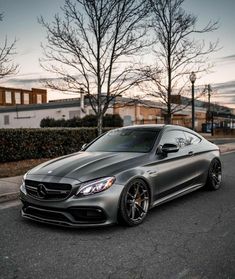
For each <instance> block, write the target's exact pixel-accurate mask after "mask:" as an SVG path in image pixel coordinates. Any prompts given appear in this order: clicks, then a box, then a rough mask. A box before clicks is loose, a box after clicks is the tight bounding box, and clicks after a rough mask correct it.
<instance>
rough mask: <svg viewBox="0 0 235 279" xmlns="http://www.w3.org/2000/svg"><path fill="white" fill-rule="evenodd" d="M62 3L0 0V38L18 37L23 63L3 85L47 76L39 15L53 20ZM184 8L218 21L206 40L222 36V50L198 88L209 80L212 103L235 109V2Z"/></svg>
mask: <svg viewBox="0 0 235 279" xmlns="http://www.w3.org/2000/svg"><path fill="white" fill-rule="evenodd" d="M63 3H64V0H40V1H38V0H7V1H6V0H0V12H4V19H3V21H2V22H0V30H1V37H0V38H1V41H2V40H3V39H4V36H5V35H7V37H8V40H9V42H11V41H13V40H14V38H16V39H17V44H16V52H17V54H16V56H15V61H16V63H18V64H19V65H20V70H19V73H18V74H17V75H16V76H13V77H10V78H7V79H4V80H1V81H0V85H1V86H13V87H21V88H31V87H38V86H41V85H39V84H38V79H39V78H41V77H45V76H48V73H46V72H45V71H43V70H42V69H41V68H40V65H39V62H38V59H39V58H40V57H42V49H41V47H40V44H41V43H43V42H45V35H46V33H45V30H44V29H43V28H42V26H41V25H39V23H38V21H37V18H38V17H39V16H41V15H42V16H43V17H44V18H45V19H46V20H47V21H51V20H52V17H53V15H54V14H55V13H57V12H60V6H62V5H63ZM184 7H185V9H186V11H189V12H192V13H193V14H195V15H197V16H198V23H199V27H200V26H201V27H202V26H203V25H205V24H206V23H207V22H208V21H210V20H212V21H215V20H219V29H218V30H217V31H215V32H213V33H211V34H207V35H206V36H205V39H206V41H207V42H209V41H216V40H217V39H219V41H220V47H221V49H220V50H219V51H218V52H216V53H214V54H213V55H212V56H211V62H212V63H214V64H215V66H214V68H213V73H210V74H206V75H204V76H203V77H201V78H200V79H198V80H197V81H196V83H195V87H196V89H197V88H198V90H199V88H202V87H203V86H204V85H205V84H208V83H209V84H211V86H212V88H213V89H214V92H215V93H214V97H213V99H212V102H218V103H220V104H224V105H227V106H230V107H233V108H235V31H234V27H235V14H234V13H235V1H234V0H223V1H221V0H186V1H185V4H184ZM189 86H190V83H189ZM61 97H64V98H67V97H68V96H67V95H65V96H63V95H61V94H57V95H55V93H50V95H49V99H52V98H61Z"/></svg>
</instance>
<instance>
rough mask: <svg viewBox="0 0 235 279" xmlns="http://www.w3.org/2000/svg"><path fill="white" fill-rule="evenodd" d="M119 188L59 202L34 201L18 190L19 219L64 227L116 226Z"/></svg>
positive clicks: (23, 190)
mask: <svg viewBox="0 0 235 279" xmlns="http://www.w3.org/2000/svg"><path fill="white" fill-rule="evenodd" d="M122 190H123V185H119V184H113V185H112V187H110V188H109V189H107V190H105V191H103V192H101V193H96V194H94V195H90V196H86V197H77V196H74V195H73V196H70V197H69V198H68V199H65V200H61V201H48V200H38V199H35V198H33V197H32V196H30V195H28V194H27V192H26V189H25V187H24V185H22V186H21V188H20V199H21V201H22V203H23V207H22V211H21V213H22V217H24V218H27V219H31V220H34V221H38V222H42V223H48V224H54V225H59V226H65V227H91V226H95V227H97V226H105V225H111V224H114V223H116V222H117V213H118V208H119V199H120V196H121V192H122Z"/></svg>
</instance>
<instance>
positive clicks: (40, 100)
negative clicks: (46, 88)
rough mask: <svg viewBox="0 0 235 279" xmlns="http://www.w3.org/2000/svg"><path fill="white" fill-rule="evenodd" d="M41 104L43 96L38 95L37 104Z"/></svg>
mask: <svg viewBox="0 0 235 279" xmlns="http://www.w3.org/2000/svg"><path fill="white" fill-rule="evenodd" d="M41 103H42V95H41V94H37V104H41Z"/></svg>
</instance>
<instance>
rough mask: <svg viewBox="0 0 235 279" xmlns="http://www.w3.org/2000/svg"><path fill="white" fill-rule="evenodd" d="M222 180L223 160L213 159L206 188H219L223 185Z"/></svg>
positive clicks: (213, 189)
mask: <svg viewBox="0 0 235 279" xmlns="http://www.w3.org/2000/svg"><path fill="white" fill-rule="evenodd" d="M221 182H222V167H221V162H220V160H219V159H213V160H212V162H211V164H210V167H209V171H208V177H207V182H206V188H207V189H208V190H212V191H215V190H218V189H219V188H220V186H221Z"/></svg>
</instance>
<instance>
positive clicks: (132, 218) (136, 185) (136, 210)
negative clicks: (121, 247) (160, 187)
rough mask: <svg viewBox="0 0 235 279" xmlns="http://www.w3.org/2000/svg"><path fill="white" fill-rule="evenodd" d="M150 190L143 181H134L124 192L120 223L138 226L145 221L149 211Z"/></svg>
mask: <svg viewBox="0 0 235 279" xmlns="http://www.w3.org/2000/svg"><path fill="white" fill-rule="evenodd" d="M149 201H150V195H149V189H148V186H147V184H146V183H145V182H144V181H143V180H141V179H135V180H132V181H131V182H130V183H129V184H128V185H127V186H126V187H125V188H124V190H123V192H122V196H121V200H120V207H119V212H118V213H119V214H118V215H119V221H120V222H121V223H122V224H123V223H124V225H127V226H131V227H132V226H136V225H139V224H140V223H142V222H143V221H144V219H145V218H146V215H147V212H148V209H149Z"/></svg>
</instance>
